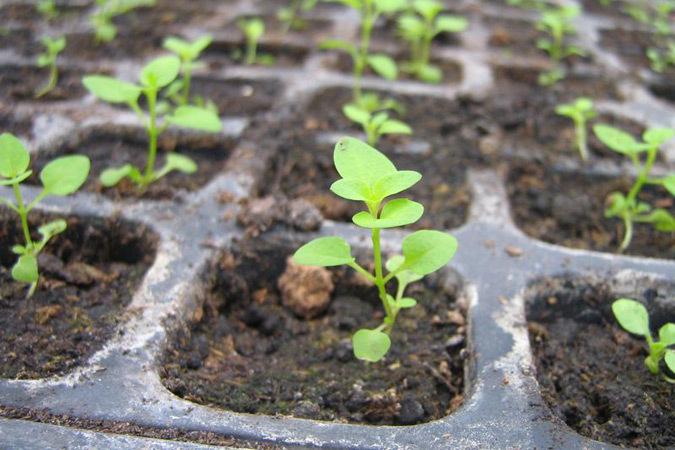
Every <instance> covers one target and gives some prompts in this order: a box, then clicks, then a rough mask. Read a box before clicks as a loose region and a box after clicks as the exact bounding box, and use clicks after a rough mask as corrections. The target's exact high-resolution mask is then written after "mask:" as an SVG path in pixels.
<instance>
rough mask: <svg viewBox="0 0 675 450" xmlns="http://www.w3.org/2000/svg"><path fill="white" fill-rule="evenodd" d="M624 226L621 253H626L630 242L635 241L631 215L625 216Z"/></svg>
mask: <svg viewBox="0 0 675 450" xmlns="http://www.w3.org/2000/svg"><path fill="white" fill-rule="evenodd" d="M623 224H624V228H625V231H624V235H623V240H622V241H621V246H620V247H619V253H623V252H624V251H626V249H627V248H628V246H629V245H630V242H631V241H632V240H633V218H632V216H631V215H630V214H624V215H623Z"/></svg>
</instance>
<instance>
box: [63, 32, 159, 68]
mask: <svg viewBox="0 0 675 450" xmlns="http://www.w3.org/2000/svg"><path fill="white" fill-rule="evenodd" d="M167 35H168V34H167ZM66 40H67V44H66V48H65V49H64V50H63V53H62V54H63V55H64V56H65V57H67V58H70V59H75V60H82V61H99V60H106V59H127V58H130V57H131V55H133V56H134V57H137V58H143V59H146V58H149V55H150V54H151V53H153V52H161V50H162V42H163V41H164V35H160V34H158V31H157V30H151V29H148V30H144V31H134V32H129V33H124V34H119V35H118V36H117V37H116V38H115V39H114V40H113V41H112V42H96V38H95V36H94V34H93V33H90V32H76V33H69V34H67V35H66Z"/></svg>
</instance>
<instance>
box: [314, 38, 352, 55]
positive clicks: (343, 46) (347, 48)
mask: <svg viewBox="0 0 675 450" xmlns="http://www.w3.org/2000/svg"><path fill="white" fill-rule="evenodd" d="M319 48H320V49H321V50H342V51H344V52H347V53H349V54H350V55H352V57H355V56H356V47H355V46H354V44H352V43H350V42H346V41H342V40H340V39H328V40H325V41H323V42H321V44H319Z"/></svg>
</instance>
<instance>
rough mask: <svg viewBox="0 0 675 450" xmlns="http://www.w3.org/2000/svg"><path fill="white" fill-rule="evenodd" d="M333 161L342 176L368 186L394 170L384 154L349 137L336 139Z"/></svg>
mask: <svg viewBox="0 0 675 450" xmlns="http://www.w3.org/2000/svg"><path fill="white" fill-rule="evenodd" d="M333 161H334V162H335V168H336V169H337V171H338V173H339V174H340V176H341V177H342V178H345V179H349V180H357V181H361V182H363V183H365V184H366V185H368V186H372V185H374V184H375V183H377V182H378V181H379V180H380V179H382V178H383V177H385V176H387V175H389V174H392V173H395V172H396V167H395V166H394V164H393V163H392V162H391V161H390V160H389V158H387V157H386V156H385V155H384V154H382V153H380V152H379V151H377V150H375V149H374V148H373V147H371V146H370V145H368V144H366V143H365V142H362V141H359V140H358V139H354V138H351V137H343V138H341V139H340V140H339V141H338V143H337V144H336V145H335V150H334V152H333Z"/></svg>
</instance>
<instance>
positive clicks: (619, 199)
mask: <svg viewBox="0 0 675 450" xmlns="http://www.w3.org/2000/svg"><path fill="white" fill-rule="evenodd" d="M607 199H608V201H609V206H608V207H607V209H605V217H606V218H608V219H609V218H612V217H618V216H621V215H622V214H623V213H624V212H625V211H627V210H628V200H626V197H625V196H624V195H623V194H622V193H621V192H612V193H611V194H609V196H608V197H607Z"/></svg>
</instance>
